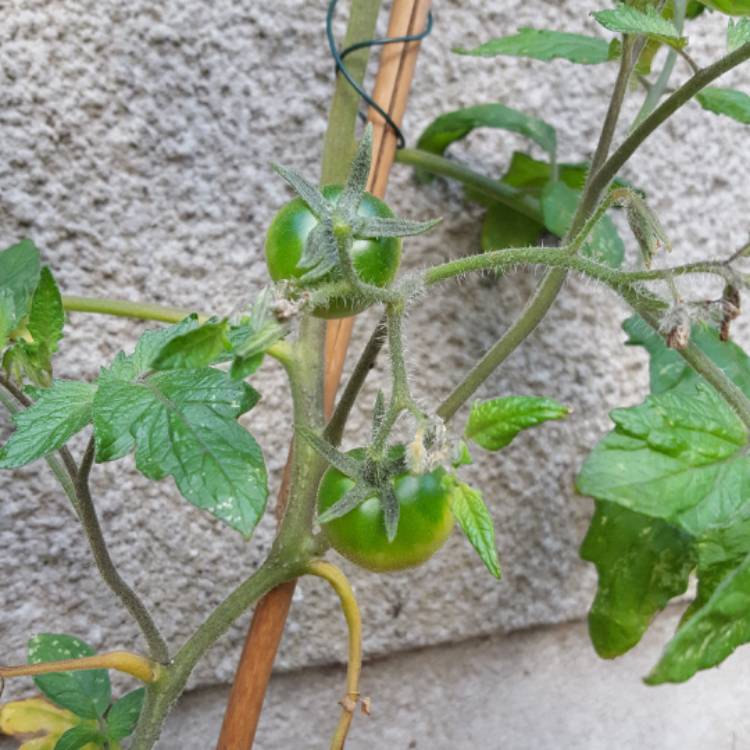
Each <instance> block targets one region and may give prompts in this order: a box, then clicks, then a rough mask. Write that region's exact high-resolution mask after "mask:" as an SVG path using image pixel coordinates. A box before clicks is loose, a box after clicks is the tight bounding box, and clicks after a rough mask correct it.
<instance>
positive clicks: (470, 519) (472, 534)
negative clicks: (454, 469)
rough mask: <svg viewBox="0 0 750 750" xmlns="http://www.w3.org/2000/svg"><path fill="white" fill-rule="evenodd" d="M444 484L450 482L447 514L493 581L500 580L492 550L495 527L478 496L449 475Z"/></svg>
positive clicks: (494, 554) (493, 549)
mask: <svg viewBox="0 0 750 750" xmlns="http://www.w3.org/2000/svg"><path fill="white" fill-rule="evenodd" d="M444 481H446V482H450V493H451V494H450V502H451V511H452V512H453V515H454V516H455V517H456V521H458V525H459V526H460V527H461V529H462V530H463V532H464V534H465V535H466V538H467V539H468V540H469V542H470V543H471V546H472V547H474V549H475V550H476V551H477V554H478V555H479V557H480V558H481V560H482V562H483V563H484V564H485V567H486V568H487V570H489V571H490V573H491V574H492V575H493V576H495V578H500V577H501V576H502V573H501V571H500V560H499V559H498V555H497V547H496V546H495V527H494V524H493V522H492V516H491V515H490V512H489V511H488V510H487V506H486V505H485V503H484V500H483V499H482V495H481V493H480V492H479V491H478V490H475V489H474V488H473V487H470V486H469V485H468V484H464V482H459V481H458V480H457V479H456V478H455V477H454V476H451V475H448V476H446V477H445V479H444Z"/></svg>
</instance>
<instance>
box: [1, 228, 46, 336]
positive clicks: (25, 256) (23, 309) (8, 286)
mask: <svg viewBox="0 0 750 750" xmlns="http://www.w3.org/2000/svg"><path fill="white" fill-rule="evenodd" d="M40 272H41V266H40V263H39V251H38V250H37V249H36V246H35V245H34V243H33V242H31V241H30V240H23V241H22V242H19V243H18V244H17V245H12V246H11V247H9V248H6V249H5V250H2V251H0V346H3V345H4V343H5V341H4V339H5V338H6V337H7V334H8V333H10V332H11V331H13V330H14V329H15V328H16V327H17V326H18V325H19V324H20V323H21V321H22V320H23V318H24V317H25V316H26V314H27V313H28V311H29V305H30V304H31V298H32V296H33V294H34V290H35V289H36V287H37V284H38V283H39V274H40ZM3 332H4V333H5V335H4V336H3V335H2V334H3Z"/></svg>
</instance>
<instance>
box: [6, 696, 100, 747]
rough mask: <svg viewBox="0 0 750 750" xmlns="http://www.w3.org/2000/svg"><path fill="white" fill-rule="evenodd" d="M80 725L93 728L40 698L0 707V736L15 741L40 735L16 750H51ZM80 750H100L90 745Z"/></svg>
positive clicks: (68, 712) (92, 724)
mask: <svg viewBox="0 0 750 750" xmlns="http://www.w3.org/2000/svg"><path fill="white" fill-rule="evenodd" d="M80 724H84V725H87V726H88V725H90V726H92V727H95V724H94V722H88V721H87V722H81V720H80V719H79V718H78V717H77V716H76V715H75V714H74V713H72V712H71V711H66V710H65V709H64V708H58V707H57V706H55V705H53V704H52V703H50V702H49V701H46V700H44V699H43V698H28V699H26V700H20V701H12V702H10V703H6V704H5V705H3V706H0V734H3V735H7V736H12V737H18V738H19V739H21V738H24V737H28V736H30V735H43V736H36V737H32V738H31V739H27V740H26V741H25V742H24V743H23V745H21V747H19V748H18V750H54V748H55V745H57V741H58V740H59V739H60V737H62V735H63V734H65V732H67V731H68V730H69V729H72V728H73V727H76V726H79V725H80ZM82 750H99V748H98V746H97V745H96V744H93V743H89V744H87V745H86V746H85V747H84V748H82Z"/></svg>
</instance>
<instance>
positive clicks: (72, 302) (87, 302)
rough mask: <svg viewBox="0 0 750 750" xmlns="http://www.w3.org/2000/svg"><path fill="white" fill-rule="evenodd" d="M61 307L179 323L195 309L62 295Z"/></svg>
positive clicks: (202, 319)
mask: <svg viewBox="0 0 750 750" xmlns="http://www.w3.org/2000/svg"><path fill="white" fill-rule="evenodd" d="M62 299H63V307H64V308H65V309H66V310H67V311H68V312H83V313H99V314H101V315H116V316H118V317H122V318H139V319H141V320H156V321H160V322H162V323H179V322H180V321H181V320H183V319H184V318H186V317H187V316H188V315H190V314H191V313H193V312H195V310H187V309H185V308H181V307H166V306H164V305H156V304H151V303H148V302H127V301H125V300H119V299H111V298H109V297H74V296H70V295H63V298H62ZM208 317H209V316H208V315H204V314H202V313H198V319H199V320H200V321H201V322H203V321H205V320H207V319H208Z"/></svg>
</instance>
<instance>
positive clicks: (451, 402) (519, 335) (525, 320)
mask: <svg viewBox="0 0 750 750" xmlns="http://www.w3.org/2000/svg"><path fill="white" fill-rule="evenodd" d="M631 52H632V46H631V43H630V42H629V40H628V38H627V37H626V38H625V42H624V43H623V51H622V58H621V60H620V69H619V72H618V74H617V80H616V82H615V88H614V91H613V93H612V98H611V100H610V103H609V107H608V109H607V115H606V117H605V118H604V123H603V125H602V132H601V135H600V136H599V142H598V145H597V148H596V152H595V154H594V158H593V160H592V164H591V171H590V172H589V175H588V177H587V180H586V185H585V187H584V190H583V195H582V197H581V200H580V202H579V204H578V208H577V210H576V214H575V216H574V218H573V221H572V223H571V226H570V229H569V230H568V233H567V235H566V237H565V238H564V240H563V242H567V241H569V240H570V238H571V237H574V236H575V235H576V234H578V232H579V231H580V230H581V229H583V227H584V225H585V222H586V219H587V218H588V217H589V215H590V214H591V213H592V211H593V210H594V208H595V206H596V204H597V202H598V198H599V195H600V194H601V190H597V189H596V188H595V186H593V185H592V179H591V175H592V173H593V171H594V170H596V169H599V164H600V163H601V162H602V161H603V160H604V159H605V158H606V156H607V153H608V152H609V148H610V146H611V144H612V139H613V138H614V133H615V127H616V125H617V119H618V117H619V115H620V111H621V109H622V103H623V101H624V99H625V94H626V92H627V85H628V79H629V78H630V73H631V70H632V61H631ZM564 281H565V270H564V269H562V268H558V269H551V270H549V271H547V273H546V274H545V275H544V278H543V279H542V281H541V282H540V284H539V286H538V287H537V290H536V292H535V293H534V294H533V296H532V297H531V299H529V301H528V302H527V303H526V305H525V306H524V308H523V310H522V311H521V314H520V315H519V317H518V318H517V319H516V321H515V322H514V323H513V324H512V325H511V326H510V328H508V329H507V331H506V332H505V333H504V334H503V335H502V336H501V337H500V339H499V340H498V341H497V342H496V343H495V344H494V345H493V346H492V348H490V350H489V351H488V352H487V353H486V354H485V355H484V356H483V357H482V358H481V359H480V360H479V361H478V362H477V363H476V364H475V365H474V367H473V368H472V369H471V370H470V371H469V373H468V374H467V375H466V376H465V377H464V379H463V380H462V381H461V382H460V383H459V384H458V385H457V386H456V387H455V388H454V389H453V391H452V392H451V393H450V394H449V395H448V397H447V398H446V399H445V400H444V401H443V402H442V403H441V404H440V406H439V407H438V409H437V415H438V416H439V417H441V418H442V419H443V420H445V421H448V420H449V419H450V418H451V417H453V415H454V414H455V413H456V412H457V411H458V410H459V409H460V408H461V406H462V405H463V404H465V403H466V401H467V400H468V399H469V398H471V396H472V394H473V393H474V392H475V391H476V390H477V388H479V386H480V385H481V384H482V383H483V382H484V381H485V380H487V378H488V377H489V376H490V375H491V374H492V373H493V372H494V371H495V370H496V369H497V368H498V367H499V366H500V365H501V364H502V363H503V362H504V361H505V360H506V359H507V358H508V357H509V356H510V355H511V354H512V353H513V352H514V351H515V350H516V348H517V347H518V346H519V345H520V344H521V343H522V342H523V341H524V340H525V339H526V338H528V336H529V335H530V334H531V332H532V331H533V330H534V329H535V328H536V327H537V325H539V323H540V322H541V321H542V319H543V318H544V316H545V315H546V314H547V312H548V311H549V309H550V307H551V306H552V303H553V302H554V301H555V299H557V295H558V294H559V293H560V289H562V285H563V282H564Z"/></svg>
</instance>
